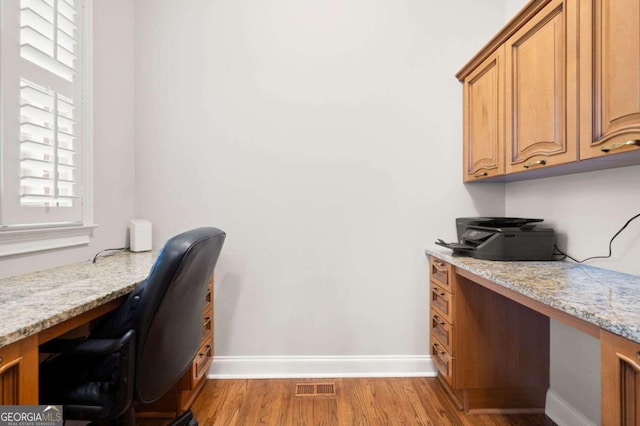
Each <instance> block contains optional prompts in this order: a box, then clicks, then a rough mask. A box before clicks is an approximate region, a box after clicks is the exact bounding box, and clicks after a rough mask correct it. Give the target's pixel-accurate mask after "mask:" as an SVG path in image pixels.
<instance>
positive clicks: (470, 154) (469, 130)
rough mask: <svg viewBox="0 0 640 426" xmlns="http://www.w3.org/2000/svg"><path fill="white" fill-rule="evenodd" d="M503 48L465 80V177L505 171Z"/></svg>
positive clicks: (472, 177) (499, 173) (470, 179)
mask: <svg viewBox="0 0 640 426" xmlns="http://www.w3.org/2000/svg"><path fill="white" fill-rule="evenodd" d="M503 68H504V66H503V64H502V50H501V49H499V50H498V51H497V52H496V53H494V54H493V55H492V56H491V57H490V58H488V59H487V60H486V61H485V62H484V63H483V64H481V65H480V66H479V67H478V68H477V69H476V70H475V71H474V72H473V73H471V74H470V75H469V76H468V77H467V78H466V79H465V81H464V85H463V90H464V96H463V102H464V176H463V177H464V180H465V181H474V180H477V179H482V178H486V177H491V176H497V175H502V174H504V161H503V146H504V144H503V138H504V137H503V134H504V95H503V90H504V89H503V86H504V84H503Z"/></svg>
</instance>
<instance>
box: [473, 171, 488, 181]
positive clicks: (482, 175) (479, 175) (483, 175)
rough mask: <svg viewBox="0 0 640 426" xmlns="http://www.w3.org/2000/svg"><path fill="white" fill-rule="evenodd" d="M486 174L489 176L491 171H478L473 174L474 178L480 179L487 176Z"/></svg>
mask: <svg viewBox="0 0 640 426" xmlns="http://www.w3.org/2000/svg"><path fill="white" fill-rule="evenodd" d="M485 176H489V173H487V172H482V173H478V174H476V175H473V177H474V178H476V179H479V178H481V177H485Z"/></svg>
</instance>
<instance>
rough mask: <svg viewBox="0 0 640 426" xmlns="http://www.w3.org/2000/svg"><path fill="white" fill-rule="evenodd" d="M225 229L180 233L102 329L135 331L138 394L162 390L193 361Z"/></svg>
mask: <svg viewBox="0 0 640 426" xmlns="http://www.w3.org/2000/svg"><path fill="white" fill-rule="evenodd" d="M225 237H226V234H225V233H224V232H223V231H221V230H219V229H217V228H210V227H209V228H197V229H193V230H190V231H187V232H184V233H182V234H179V235H176V236H175V237H173V238H171V239H170V240H169V241H167V242H166V244H165V245H164V247H163V249H162V250H161V251H160V253H159V255H158V258H157V259H156V262H155V264H154V265H153V268H152V269H151V272H150V273H149V276H148V277H147V279H146V280H145V281H144V282H143V283H141V284H140V285H139V286H138V287H137V288H136V289H135V290H134V291H133V292H132V293H131V294H130V295H129V297H128V298H127V300H126V301H125V302H124V304H123V306H121V307H120V309H118V311H117V312H116V313H115V315H114V316H113V317H112V318H111V320H110V321H109V324H104V325H102V326H101V330H100V331H99V332H98V334H100V335H103V336H109V337H114V336H116V335H119V334H121V333H124V332H126V330H128V329H131V328H133V329H134V330H135V332H136V363H135V365H136V367H135V369H136V370H135V386H134V398H135V399H136V400H137V401H138V402H139V403H149V402H153V401H155V400H157V399H158V398H160V397H161V396H162V395H164V394H165V393H166V392H167V391H169V389H171V387H173V385H175V384H176V382H177V381H178V380H179V379H180V377H181V376H182V375H183V374H184V373H185V371H186V370H187V369H188V368H189V366H190V365H191V362H192V361H193V359H194V357H195V355H196V354H197V352H198V348H199V346H200V341H201V339H202V311H203V309H204V305H205V296H206V292H207V287H208V282H209V277H210V275H211V274H212V273H213V270H214V268H215V265H216V262H217V260H218V256H219V255H220V251H221V249H222V245H223V243H224V239H225Z"/></svg>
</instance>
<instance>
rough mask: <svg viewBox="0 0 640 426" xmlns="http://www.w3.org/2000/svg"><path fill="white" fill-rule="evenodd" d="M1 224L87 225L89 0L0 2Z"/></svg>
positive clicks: (9, 225) (12, 0)
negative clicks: (86, 49) (85, 162)
mask: <svg viewBox="0 0 640 426" xmlns="http://www.w3.org/2000/svg"><path fill="white" fill-rule="evenodd" d="M0 1H1V4H2V8H1V13H2V21H1V24H0V25H1V26H0V29H1V32H0V34H1V40H0V42H1V44H0V55H1V59H2V61H1V68H0V82H1V86H0V89H1V90H2V93H1V94H2V108H1V111H2V116H1V124H2V133H1V136H2V138H1V143H2V151H1V152H2V157H1V162H0V167H1V171H2V187H1V193H0V194H1V198H0V205H1V215H0V225H1V226H2V227H4V228H5V229H7V228H11V227H24V226H42V225H58V224H81V223H82V222H83V208H82V203H83V199H82V196H83V182H82V177H83V170H82V166H83V165H82V164H81V163H82V154H83V153H82V150H83V142H84V141H83V128H82V126H83V119H82V117H83V109H82V106H83V100H82V97H83V91H82V89H83V81H82V79H83V75H82V69H83V58H82V51H83V46H82V43H83V22H82V21H83V13H82V7H83V5H82V1H83V0H0Z"/></svg>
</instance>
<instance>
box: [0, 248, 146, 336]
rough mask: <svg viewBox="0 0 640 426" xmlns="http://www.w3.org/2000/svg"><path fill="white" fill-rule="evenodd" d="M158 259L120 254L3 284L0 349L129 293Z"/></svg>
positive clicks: (1, 281)
mask: <svg viewBox="0 0 640 426" xmlns="http://www.w3.org/2000/svg"><path fill="white" fill-rule="evenodd" d="M156 256H157V252H145V253H120V254H116V255H113V256H108V257H99V258H98V260H97V261H96V263H95V264H94V263H92V262H91V261H90V260H88V261H86V262H79V263H73V264H70V265H65V266H61V267H58V268H53V269H47V270H44V271H40V272H34V273H30V274H24V275H16V276H13V277H9V278H4V279H0V347H3V346H6V345H8V344H10V343H13V342H15V341H17V340H20V339H22V338H24V337H27V336H31V335H33V334H36V333H38V332H40V331H42V330H44V329H47V328H49V327H52V326H54V325H56V324H59V323H61V322H63V321H65V320H67V319H69V318H73V317H75V316H77V315H80V314H82V313H84V312H86V311H88V310H90V309H93V308H95V307H97V306H100V305H102V304H105V303H107V302H109V301H111V300H114V299H117V298H118V297H120V296H122V295H125V294H127V293H129V292H130V291H131V290H132V289H133V288H135V286H136V285H137V284H138V283H139V282H140V281H142V280H144V279H145V278H146V277H147V275H149V271H150V270H151V266H153V262H154V260H155V258H156Z"/></svg>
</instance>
